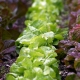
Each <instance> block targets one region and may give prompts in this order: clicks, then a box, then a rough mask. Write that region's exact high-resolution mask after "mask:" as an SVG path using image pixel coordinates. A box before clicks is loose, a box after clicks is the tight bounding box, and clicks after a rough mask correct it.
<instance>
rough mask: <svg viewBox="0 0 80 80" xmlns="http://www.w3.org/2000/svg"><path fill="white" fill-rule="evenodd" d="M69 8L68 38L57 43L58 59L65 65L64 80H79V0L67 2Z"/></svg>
mask: <svg viewBox="0 0 80 80" xmlns="http://www.w3.org/2000/svg"><path fill="white" fill-rule="evenodd" d="M68 5H69V8H70V16H69V19H70V21H69V34H68V35H69V36H68V39H67V40H62V41H60V43H59V49H58V50H56V52H57V54H58V59H60V60H61V63H62V64H64V65H65V67H66V69H67V72H68V73H67V76H66V78H65V80H79V79H80V0H71V1H70V0H68Z"/></svg>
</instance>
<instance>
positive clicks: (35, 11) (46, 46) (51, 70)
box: [6, 0, 63, 80]
mask: <svg viewBox="0 0 80 80" xmlns="http://www.w3.org/2000/svg"><path fill="white" fill-rule="evenodd" d="M59 5H60V6H59ZM61 8H62V1H61V0H34V1H33V4H32V7H31V8H29V10H28V13H27V15H26V17H27V19H28V20H26V21H25V24H26V26H27V27H26V28H25V30H24V31H23V33H22V34H21V35H20V37H19V38H18V39H17V40H16V46H17V50H20V52H19V57H18V58H17V60H16V62H15V63H13V65H12V66H11V68H10V72H9V73H8V74H7V76H6V80H10V79H11V80H61V79H60V75H59V69H58V60H57V59H56V58H55V57H56V56H57V54H56V52H55V50H56V48H55V47H54V46H53V45H57V44H58V42H59V40H62V39H63V36H62V35H63V32H61V31H62V30H61V29H60V28H59V27H58V25H57V21H56V20H58V19H59V18H58V16H59V13H60V10H61Z"/></svg>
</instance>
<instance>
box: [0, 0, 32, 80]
mask: <svg viewBox="0 0 80 80" xmlns="http://www.w3.org/2000/svg"><path fill="white" fill-rule="evenodd" d="M30 5H31V0H0V80H5V79H4V78H5V74H6V73H7V72H9V68H10V66H11V64H12V63H13V62H14V61H15V60H16V58H17V56H18V53H17V52H16V46H15V40H16V39H17V38H18V37H19V35H20V33H21V32H22V31H23V29H24V27H25V25H24V21H25V14H26V12H27V10H28V8H29V6H30Z"/></svg>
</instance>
